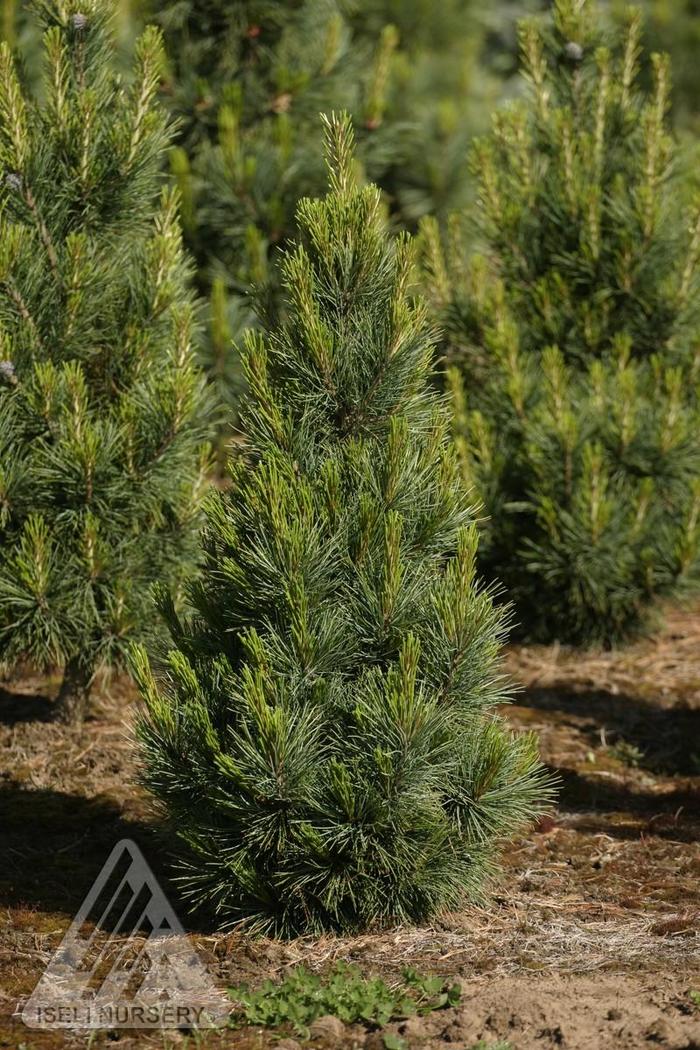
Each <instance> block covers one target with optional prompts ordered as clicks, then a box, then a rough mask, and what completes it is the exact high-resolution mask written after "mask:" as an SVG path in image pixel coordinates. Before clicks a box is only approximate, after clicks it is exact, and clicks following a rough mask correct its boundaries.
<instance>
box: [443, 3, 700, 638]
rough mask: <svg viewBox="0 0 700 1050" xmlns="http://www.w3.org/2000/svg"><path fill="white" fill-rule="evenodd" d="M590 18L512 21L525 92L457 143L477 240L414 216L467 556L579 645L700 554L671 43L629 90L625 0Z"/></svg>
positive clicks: (573, 12) (689, 221)
mask: <svg viewBox="0 0 700 1050" xmlns="http://www.w3.org/2000/svg"><path fill="white" fill-rule="evenodd" d="M603 25H604V23H602V21H601V20H600V17H599V15H598V13H597V11H596V8H595V7H594V5H593V4H592V3H590V2H585V3H580V2H575V3H574V2H573V0H558V2H557V4H556V5H555V10H554V13H553V16H552V18H551V19H550V20H548V21H547V22H546V23H545V24H544V25H541V24H536V23H533V22H528V23H526V24H525V25H524V26H523V28H522V33H521V40H522V53H523V64H524V70H525V75H526V79H527V82H528V87H529V96H528V98H527V99H526V101H525V102H524V103H523V105H522V106H516V107H513V108H511V109H509V110H506V111H505V112H503V113H500V114H498V115H497V117H496V120H495V127H494V132H493V134H492V136H491V137H490V138H489V139H487V140H485V141H483V142H481V143H479V144H478V146H477V148H476V150H475V167H476V171H477V174H478V178H479V186H480V190H479V207H478V210H477V215H476V218H477V229H478V231H479V234H480V236H481V238H482V240H483V243H484V246H485V252H484V255H483V256H481V257H477V258H476V259H470V258H469V257H468V236H469V235H468V233H467V232H466V230H465V226H464V224H463V223H460V222H459V220H455V221H454V222H453V223H452V224H451V229H450V231H449V233H448V234H447V235H446V237H445V240H444V242H443V244H441V243H440V235H439V233H438V231H437V229H436V227H435V225H434V224H426V225H425V226H424V245H425V249H426V250H425V257H426V271H427V277H428V283H429V286H430V288H431V293H432V299H433V301H434V303H435V304H436V307H437V309H438V310H439V312H440V313H441V316H442V318H443V320H444V322H445V325H446V329H447V343H448V349H447V352H448V356H449V357H450V358H451V361H452V364H453V366H454V368H455V371H453V372H452V374H451V384H452V388H453V392H454V395H455V403H456V420H457V438H458V442H459V445H460V448H461V451H462V462H463V467H464V470H465V472H466V475H467V477H468V478H469V479H470V481H471V482H472V483H473V484H474V485H475V486H476V488H477V491H478V493H479V495H480V497H481V499H482V500H483V503H484V514H485V517H486V519H487V520H486V522H485V524H484V537H483V542H482V544H481V548H480V550H481V565H482V568H483V571H484V573H485V575H486V576H487V578H491V579H493V578H494V577H496V578H498V579H499V580H501V581H502V582H503V583H504V584H505V586H506V588H507V590H508V593H509V595H510V596H511V597H512V598H513V600H514V602H515V605H516V610H517V619H518V621H519V623H520V628H521V631H522V632H523V634H524V635H525V636H527V637H529V638H532V639H536V640H552V639H555V638H556V639H559V640H561V641H565V642H573V643H576V644H588V643H604V644H611V643H614V642H617V641H621V640H624V639H626V638H628V637H630V636H632V635H633V634H635V633H636V632H637V631H639V630H640V629H644V628H645V627H646V626H647V624H648V623H649V622H650V617H652V618H653V615H654V610H655V608H656V605H657V602H658V599H659V598H661V597H663V596H674V595H676V596H677V595H679V594H682V593H684V592H685V591H686V590H688V589H692V588H694V587H695V586H696V585H697V581H698V575H699V569H700V565H699V553H700V551H699V547H700V529H699V515H700V487H699V484H698V478H699V477H700V443H699V438H698V435H699V433H700V432H699V430H698V423H699V422H700V419H699V418H698V400H697V387H698V379H699V377H700V352H699V351H698V347H699V346H700V340H699V336H700V329H699V316H698V307H699V305H700V296H699V295H698V290H699V289H698V266H697V263H698V256H699V254H700V220H699V217H698V211H697V208H695V209H691V210H690V211H688V209H686V208H685V207H684V204H685V203H687V202H686V201H685V198H686V197H687V192H686V188H685V186H684V184H683V182H682V181H680V180H678V179H675V178H674V171H673V161H674V146H673V142H672V139H671V136H670V134H669V131H668V126H667V119H666V114H667V108H668V99H669V68H668V61H667V59H666V58H665V57H663V56H658V55H657V56H654V58H653V65H654V68H655V71H656V80H655V86H654V89H653V91H652V92H651V94H648V95H647V94H645V92H644V91H643V90H642V89H641V88H640V87H639V86H638V82H637V79H638V67H639V57H640V55H639V39H640V30H641V24H640V19H639V16H638V14H635V13H632V14H631V15H630V19H629V21H628V26H627V30H626V33H625V34H624V36H623V38H622V39H621V40H614V41H613V42H612V46H611V47H606V46H604V41H601V33H602V28H601V27H602V26H603ZM606 39H607V38H606ZM445 243H446V244H447V248H446V249H445V248H444V244H445Z"/></svg>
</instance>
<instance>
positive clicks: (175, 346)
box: [0, 0, 207, 720]
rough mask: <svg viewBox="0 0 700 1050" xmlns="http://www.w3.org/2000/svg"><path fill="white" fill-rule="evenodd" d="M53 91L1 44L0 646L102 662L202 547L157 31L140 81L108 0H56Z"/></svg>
mask: <svg viewBox="0 0 700 1050" xmlns="http://www.w3.org/2000/svg"><path fill="white" fill-rule="evenodd" d="M41 14H42V22H43V26H44V28H45V35H44V56H45V81H44V86H43V100H42V101H37V100H36V99H35V98H34V97H32V96H27V95H25V94H23V92H22V89H21V87H20V84H19V81H18V79H17V75H16V71H15V67H14V62H13V59H12V57H11V53H10V50H9V48H8V47H7V45H6V44H3V45H2V46H1V48H0V183H1V190H0V194H1V196H0V546H1V547H2V551H3V558H2V562H1V563H0V659H2V661H3V663H4V665H5V666H6V667H8V666H9V667H11V666H12V665H13V664H15V663H16V662H17V661H19V660H22V661H31V662H33V663H35V664H38V665H42V666H46V665H63V666H64V668H65V672H64V678H63V685H62V688H61V693H60V697H59V702H58V707H57V711H58V714H59V716H60V717H62V718H64V719H66V720H73V719H80V717H81V716H82V714H83V711H84V708H85V705H86V702H87V696H88V693H89V689H90V685H91V682H92V679H93V677H94V673H95V670H96V668H98V667H99V666H100V665H113V664H116V663H119V661H120V659H121V658H122V656H123V654H124V653H125V651H126V648H127V646H128V645H129V644H130V642H131V641H133V640H134V639H139V638H143V637H147V636H148V635H149V633H150V631H151V629H152V622H153V614H152V612H151V598H150V596H149V587H150V586H151V584H153V583H154V582H155V581H160V582H163V581H168V582H169V584H170V586H171V587H172V588H173V589H174V590H177V588H178V587H179V581H180V580H181V579H182V578H183V576H184V575H185V574H186V573H187V572H188V571H189V570H190V569H191V567H192V565H193V560H194V558H195V556H196V530H197V519H198V504H199V502H200V494H201V493H202V488H203V479H204V474H205V472H206V470H207V463H206V450H205V448H204V446H203V435H202V425H203V424H202V416H203V411H204V401H203V391H202V383H201V380H200V378H199V375H198V373H197V371H196V369H195V366H194V363H193V354H192V350H191V339H192V334H193V325H194V308H193V300H192V296H191V293H190V291H189V289H188V282H189V267H188V264H187V262H186V260H185V257H184V255H183V250H182V245H181V235H180V230H179V226H178V219H177V208H178V203H177V198H176V196H175V195H174V194H173V193H172V192H171V191H169V190H167V189H164V188H163V185H162V178H161V175H160V171H161V168H162V161H163V155H164V153H165V151H166V150H167V148H168V145H169V142H170V132H169V130H168V127H167V122H166V119H165V116H164V113H163V111H162V109H161V108H160V107H159V105H158V104H157V103H156V101H155V96H156V92H157V90H158V84H159V79H160V76H161V69H162V45H161V40H160V36H159V34H158V32H157V31H156V30H154V29H149V30H147V31H146V32H145V33H144V35H143V36H142V37H141V39H140V41H139V43H138V46H137V49H136V59H135V68H134V76H133V80H132V83H131V86H130V87H129V88H125V87H124V86H123V85H122V82H121V80H120V78H119V77H118V76H117V75H116V74H115V73H114V70H113V68H112V65H111V63H112V54H113V42H112V36H111V28H110V22H111V19H110V8H109V5H108V4H106V3H104V2H103V0H46V2H45V3H43V4H42V8H41Z"/></svg>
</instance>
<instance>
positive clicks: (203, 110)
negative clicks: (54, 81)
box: [154, 0, 500, 459]
mask: <svg viewBox="0 0 700 1050" xmlns="http://www.w3.org/2000/svg"><path fill="white" fill-rule="evenodd" d="M478 11H479V5H477V4H475V3H474V0H450V3H446V4H443V5H440V7H439V8H438V9H436V8H435V5H429V4H426V3H425V0H411V2H410V3H407V2H402V3H401V4H397V3H394V2H392V0H352V2H347V0H294V2H292V3H287V4H280V3H275V2H270V0H246V2H245V3H236V4H230V3H221V2H217V0H208V2H207V3H206V4H195V3H193V2H189V0H184V2H183V0H178V2H176V3H168V4H160V5H157V8H154V16H155V17H157V19H158V20H159V22H160V24H161V25H162V27H163V30H164V33H165V39H166V46H167V50H168V54H169V75H168V77H167V79H166V88H165V92H164V99H165V101H166V103H167V104H168V105H169V106H170V107H171V109H172V111H173V113H174V115H175V116H177V118H178V119H179V120H180V122H181V124H180V126H181V133H180V138H179V142H178V147H177V149H176V150H175V151H174V152H173V153H172V155H171V167H172V173H173V175H174V178H175V181H176V183H177V185H178V187H179V190H180V194H181V197H182V201H183V210H182V218H183V224H184V229H185V237H186V242H187V245H188V247H189V248H190V250H191V251H192V253H193V255H194V257H195V259H196V262H197V273H198V284H199V290H200V292H201V294H202V296H203V297H204V298H205V299H206V300H207V301H208V302H209V303H210V310H209V320H208V325H207V338H206V340H205V346H204V350H203V362H204V365H205V367H206V370H207V373H208V375H209V377H210V379H211V382H212V384H213V386H214V389H215V391H216V395H217V398H218V399H219V400H220V401H221V402H222V403H223V404H225V405H226V407H227V412H228V417H229V419H234V418H235V414H236V411H237V404H238V400H239V398H240V395H241V387H242V384H243V379H242V376H241V373H240V368H239V367H238V362H239V356H238V354H237V353H236V352H235V351H234V349H233V345H232V344H233V343H234V342H239V341H240V340H241V338H242V334H243V331H244V329H245V328H247V327H249V326H251V325H254V324H256V323H257V318H258V316H260V317H262V319H263V321H264V322H265V323H267V324H268V325H269V324H271V323H275V322H276V321H277V320H279V319H280V316H281V314H283V312H284V309H285V296H284V291H283V288H282V286H281V280H280V277H281V274H280V269H279V265H278V263H279V260H280V258H281V252H280V249H283V248H285V247H286V246H287V245H288V244H289V243H290V241H291V240H293V238H294V237H295V235H296V209H297V205H298V202H299V200H300V199H301V198H302V197H305V196H310V197H313V196H319V195H320V194H322V193H323V190H324V186H325V170H324V167H323V163H322V142H321V126H320V121H319V119H318V118H319V113H321V112H325V113H329V112H332V111H340V110H344V111H347V112H349V113H351V114H352V116H353V118H354V122H355V125H356V127H357V129H358V139H359V142H358V152H357V158H358V159H357V165H358V169H359V170H358V175H359V176H360V177H364V176H367V177H368V178H370V179H372V180H373V181H375V182H376V183H378V184H379V185H380V186H381V188H382V190H383V191H384V199H385V203H386V204H387V206H388V208H389V210H390V212H391V214H392V216H393V218H394V220H395V223H396V225H397V226H407V225H408V226H410V225H411V224H413V223H415V222H416V220H417V219H418V218H419V217H420V216H421V215H423V214H426V213H433V212H436V211H443V210H445V209H446V208H448V207H452V208H456V207H461V206H462V204H463V203H464V202H465V200H466V199H467V198H468V196H469V191H470V183H469V181H468V180H467V179H466V177H465V176H466V174H467V144H468V142H469V141H470V139H471V137H472V136H473V134H474V133H475V131H482V130H484V128H485V126H486V114H487V112H488V101H490V100H492V99H494V98H495V97H496V95H497V93H498V91H499V89H500V79H499V78H498V77H496V76H494V75H493V74H491V73H489V72H488V71H487V70H485V69H484V68H483V63H482V55H481V52H482V48H483V44H484V38H485V30H484V27H483V25H482V24H481V21H480V18H479V16H478ZM394 22H396V24H394ZM487 100H488V101H487ZM222 332H223V333H224V335H223V338H222ZM227 434H228V431H225V432H224V433H223V434H222V440H223V444H226V437H227ZM224 458H225V455H224V454H223V453H222V459H224Z"/></svg>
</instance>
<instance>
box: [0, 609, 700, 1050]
mask: <svg viewBox="0 0 700 1050" xmlns="http://www.w3.org/2000/svg"><path fill="white" fill-rule="evenodd" d="M507 659H508V668H509V671H510V673H511V674H512V676H513V678H514V679H515V680H516V681H517V682H518V683H519V684H520V686H521V689H520V692H519V693H518V695H517V697H516V702H515V703H514V704H513V705H512V706H511V707H509V708H508V709H507V712H506V713H507V716H508V718H509V719H510V720H511V722H512V723H513V725H514V726H515V727H516V728H532V729H535V730H536V731H537V732H538V733H539V735H540V739H541V747H542V753H543V756H544V758H545V760H546V762H547V763H548V764H549V765H550V766H551V767H552V768H554V769H556V770H558V772H559V774H560V776H561V780H562V787H561V793H560V798H559V804H558V807H557V809H556V811H555V812H554V813H553V814H552V816H551V817H546V818H544V819H543V820H542V821H541V822H540V825H539V826H538V827H537V828H536V829H534V830H533V831H532V832H531V833H530V834H528V835H527V836H526V837H524V838H522V839H521V840H519V841H517V842H514V843H511V844H509V845H508V846H507V847H506V850H505V854H504V874H503V877H502V879H501V880H500V881H499V883H498V884H496V885H494V886H493V888H492V896H491V901H490V904H489V906H488V907H486V908H470V909H467V910H466V911H464V912H461V913H459V914H450V915H446V916H443V917H442V919H441V920H440V921H439V922H436V923H435V924H434V925H433V926H431V927H430V928H419V929H408V928H402V929H399V930H395V931H392V932H390V933H383V934H379V933H378V934H371V935H367V936H364V937H356V938H351V939H342V938H332V937H327V938H322V939H316V940H310V939H308V940H307V939H300V940H296V941H291V942H287V943H281V942H276V941H269V940H251V939H249V938H247V937H246V936H244V935H243V934H240V933H236V934H229V935H225V936H224V935H218V934H217V933H216V932H215V931H213V930H211V929H207V928H206V927H202V926H201V924H199V925H198V924H196V923H194V922H190V926H189V927H188V929H189V930H190V931H191V936H192V939H193V942H194V943H195V945H196V946H197V948H198V950H199V952H200V954H201V956H202V958H203V959H204V961H205V963H206V965H207V966H208V968H209V969H210V971H211V972H212V974H214V975H215V976H216V977H217V978H218V979H220V981H221V982H222V983H223V984H224V985H225V984H227V983H228V984H238V983H241V982H243V981H245V982H248V983H250V984H256V983H259V982H261V981H262V980H264V979H265V978H267V977H272V978H273V979H277V978H281V977H282V976H283V975H284V973H285V971H286V970H287V969H288V968H289V967H291V966H294V965H297V964H298V963H300V962H303V963H304V964H305V965H307V966H308V967H310V968H313V969H316V970H319V971H323V970H324V969H326V968H328V967H329V966H330V965H332V963H333V962H334V961H336V960H338V959H345V960H350V961H353V962H355V963H357V964H358V965H359V966H360V967H361V968H362V970H363V971H364V972H366V973H367V974H378V975H381V976H383V977H384V978H385V979H386V980H389V981H391V980H392V979H394V977H398V976H399V975H400V972H401V970H402V968H403V967H404V966H406V965H408V964H410V965H412V966H415V967H416V968H418V969H420V970H421V971H424V972H430V973H438V974H442V975H444V976H445V977H446V978H450V979H455V980H459V982H460V983H461V985H462V989H463V994H462V1001H461V1003H460V1004H459V1006H458V1007H456V1008H454V1009H448V1010H442V1011H439V1012H437V1013H435V1014H433V1015H431V1016H430V1017H428V1018H424V1019H421V1020H419V1021H415V1020H412V1021H409V1022H407V1023H406V1024H405V1025H392V1026H390V1027H389V1029H388V1031H389V1032H390V1033H395V1034H399V1035H401V1036H402V1037H403V1039H404V1040H405V1045H406V1046H408V1047H413V1046H415V1047H426V1048H434V1047H444V1048H447V1047H455V1050H457V1048H463V1050H468V1048H471V1047H472V1046H474V1044H475V1043H476V1042H477V1041H478V1040H480V1039H483V1040H485V1042H486V1045H487V1046H488V1045H491V1044H493V1043H495V1042H496V1041H497V1040H507V1041H508V1043H509V1044H510V1046H511V1047H512V1050H549V1048H555V1047H564V1048H568V1050H598V1048H601V1050H618V1048H619V1050H640V1048H645V1047H649V1048H655V1047H659V1048H662V1050H693V1048H695V1050H700V1007H698V1006H697V1005H696V1004H695V1003H694V1001H693V998H692V997H691V994H690V993H691V992H693V991H696V992H697V991H700V613H698V612H695V613H693V612H685V613H681V612H674V613H672V614H670V615H669V617H668V621H667V625H666V627H665V629H664V630H663V631H662V632H661V633H660V634H659V635H658V637H656V638H654V639H649V640H645V641H643V642H640V643H638V644H637V645H635V646H633V647H632V648H630V649H628V650H625V651H623V652H613V653H592V654H587V655H585V656H582V655H581V654H580V653H572V652H568V651H566V650H564V649H559V648H557V647H550V648H527V649H525V648H513V649H511V650H510V651H509V653H508V658H507ZM57 685H58V683H57V681H55V680H51V679H50V678H49V679H47V678H42V677H38V676H32V675H25V676H23V677H22V678H20V679H17V680H15V681H13V682H8V683H4V685H2V686H0V1047H3V1048H5V1047H7V1048H19V1047H24V1048H25V1050H35V1048H36V1050H40V1048H41V1050H52V1048H54V1047H62V1046H66V1047H76V1048H77V1047H84V1046H88V1045H90V1046H92V1047H96V1048H97V1047H105V1046H112V1045H115V1046H118V1047H122V1048H124V1050H127V1048H129V1050H130V1048H132V1047H141V1046H143V1047H153V1048H155V1047H160V1048H163V1047H170V1046H185V1045H187V1043H188V1042H190V1045H193V1046H195V1045H197V1046H198V1045H203V1046H205V1047H212V1048H213V1047H219V1046H221V1047H233V1046H235V1047H240V1048H241V1050H246V1048H252V1047H272V1046H278V1047H279V1050H295V1046H294V1041H291V1042H290V1041H289V1040H290V1033H288V1032H281V1031H280V1032H260V1031H253V1030H248V1031H246V1032H245V1033H241V1032H232V1031H225V1032H223V1033H212V1034H208V1035H206V1036H205V1037H202V1038H199V1037H197V1039H196V1040H194V1041H193V1040H191V1037H189V1036H186V1035H184V1034H182V1033H178V1032H172V1033H160V1032H158V1033H149V1032H138V1031H137V1032H134V1031H131V1032H129V1031H124V1032H99V1033H95V1034H93V1038H92V1041H90V1039H89V1038H88V1037H87V1036H86V1035H85V1034H84V1033H75V1032H74V1033H61V1032H35V1031H30V1030H28V1029H27V1028H25V1027H24V1025H23V1024H22V1023H21V1022H20V1021H18V1020H17V1019H15V1018H13V1014H14V1012H15V1010H16V1008H17V1006H18V1004H21V1003H22V1002H23V1000H24V999H25V998H26V997H27V996H28V995H29V994H30V993H31V991H32V989H33V987H34V985H35V984H36V982H37V980H38V978H39V976H40V974H41V972H42V971H43V969H44V967H45V966H46V964H47V963H48V961H49V959H50V957H51V955H52V953H53V951H54V950H55V948H56V947H57V945H58V944H59V942H60V940H61V937H62V935H63V933H64V932H65V930H66V929H67V927H68V925H69V924H70V922H71V920H72V918H73V916H74V914H75V912H76V911H77V909H78V907H79V905H80V903H81V902H82V900H83V897H84V896H85V894H86V893H87V891H88V889H89V888H90V885H91V883H92V881H93V879H94V878H95V876H96V875H97V873H98V872H99V870H100V868H101V867H102V865H103V863H104V861H105V859H106V857H107V855H108V853H109V851H110V850H111V848H112V846H113V845H114V844H115V842H117V841H118V840H119V839H122V838H127V837H128V838H132V839H134V840H135V841H136V842H137V843H138V844H139V846H140V847H141V848H142V850H143V851H144V853H145V855H146V857H147V858H148V860H149V862H150V863H151V865H152V867H153V868H154V870H155V871H156V874H157V875H158V876H159V878H160V880H161V883H162V884H163V886H164V888H165V889H166V892H167V893H168V895H169V896H170V899H171V900H172V901H173V902H174V903H175V905H176V908H177V892H176V889H175V887H174V886H173V883H172V882H171V881H169V878H168V871H169V867H168V849H169V844H168V842H167V841H164V838H163V836H162V834H161V833H160V831H159V824H158V818H157V815H156V814H155V813H154V812H153V811H152V809H151V807H150V803H149V800H148V798H147V797H146V795H145V794H144V793H143V791H142V790H141V789H140V788H139V787H138V786H137V769H136V764H135V758H134V752H133V747H132V741H131V735H130V734H131V731H130V725H131V721H132V717H133V710H134V702H135V701H134V696H133V691H132V689H131V687H130V686H129V685H128V683H125V682H113V683H112V684H111V685H110V684H109V683H104V684H103V685H102V687H101V688H100V691H99V695H98V699H97V702H96V704H95V710H94V712H93V715H92V716H91V717H90V719H89V720H88V721H87V722H86V723H85V725H84V726H83V728H82V729H80V730H71V729H67V728H65V727H62V726H58V725H54V724H52V723H51V722H50V721H49V718H50V713H51V704H52V701H53V697H54V696H55V694H56V689H57ZM179 911H180V915H181V918H182V919H183V921H184V920H185V919H186V915H185V912H184V910H183V909H182V908H180V909H179ZM384 1034H386V1032H384V1033H379V1032H368V1031H366V1030H365V1029H364V1028H361V1027H359V1026H353V1027H352V1028H346V1029H345V1030H340V1031H339V1032H338V1033H336V1034H333V1033H327V1034H326V1035H324V1036H319V1037H318V1038H316V1039H314V1040H313V1042H312V1043H311V1044H310V1045H311V1046H314V1047H329V1046H332V1045H336V1046H347V1047H352V1046H357V1047H360V1046H364V1047H366V1050H375V1048H377V1050H381V1047H382V1046H383V1042H382V1039H383V1035H384ZM280 1040H282V1041H281V1042H280ZM285 1040H286V1042H285Z"/></svg>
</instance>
